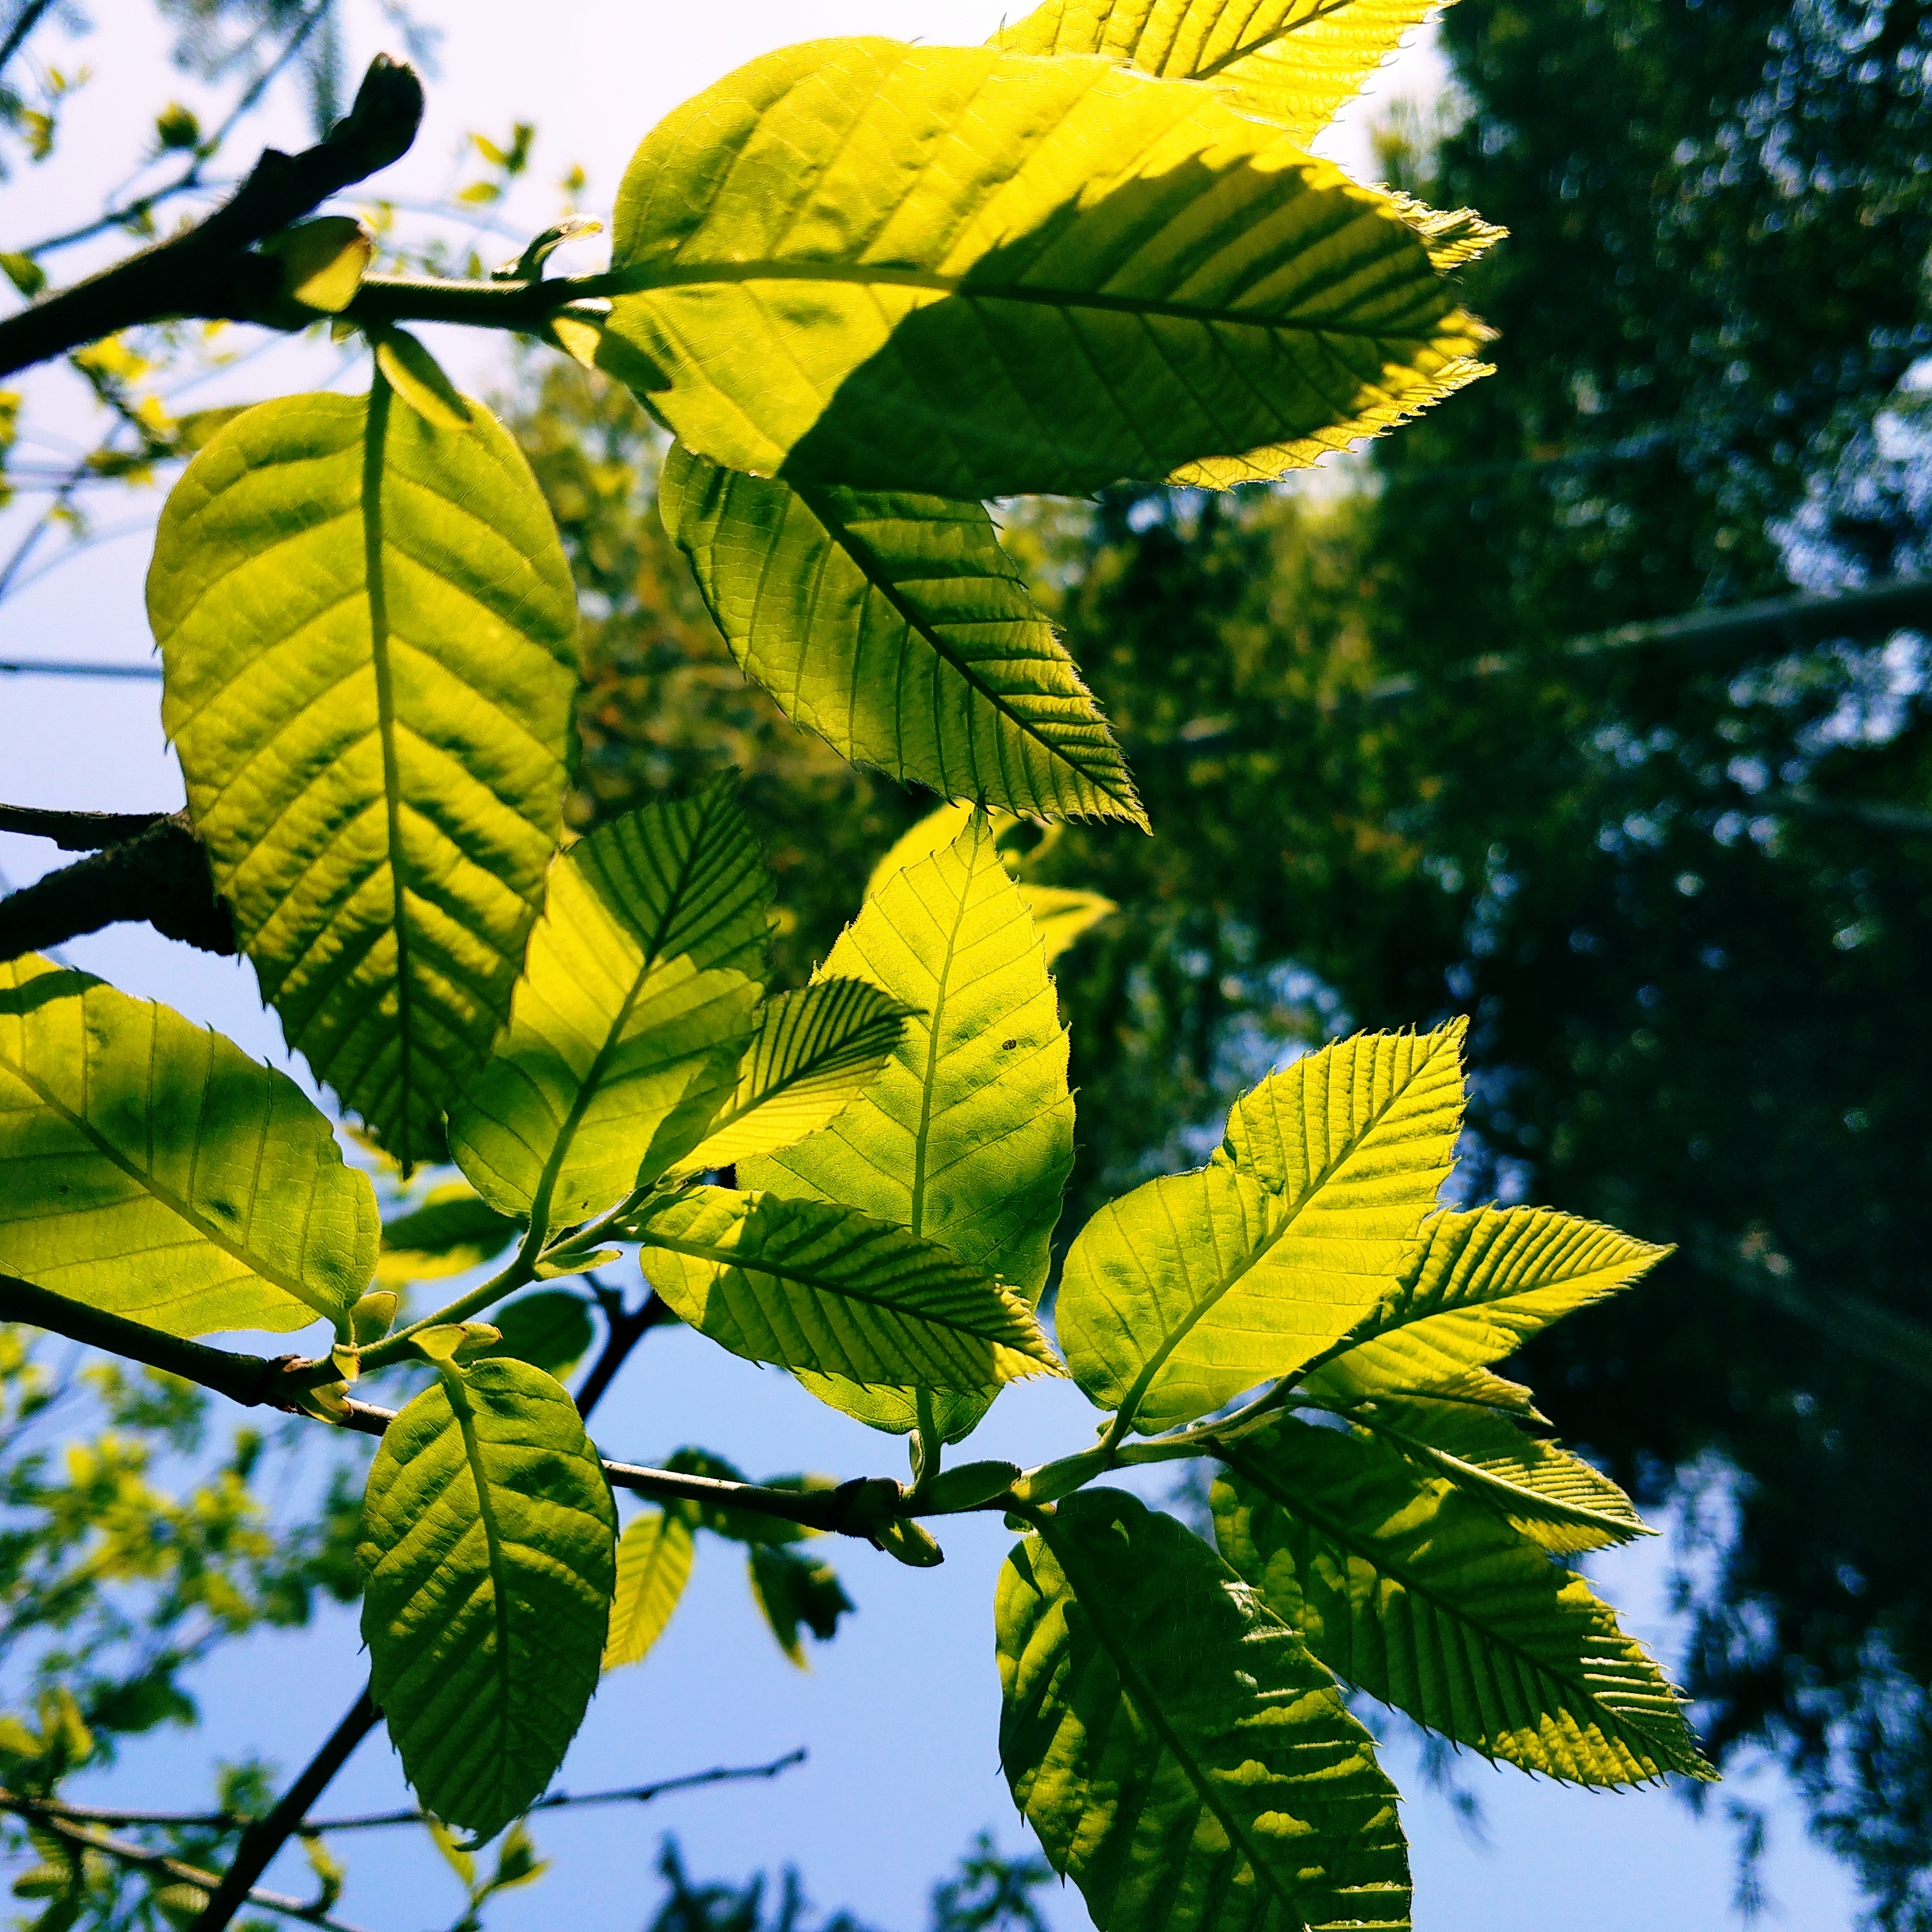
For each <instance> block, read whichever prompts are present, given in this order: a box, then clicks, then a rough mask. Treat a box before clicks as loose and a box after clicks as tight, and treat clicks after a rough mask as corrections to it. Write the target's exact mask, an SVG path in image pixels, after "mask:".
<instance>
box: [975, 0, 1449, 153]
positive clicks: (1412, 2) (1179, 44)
mask: <svg viewBox="0 0 1932 1932" xmlns="http://www.w3.org/2000/svg"><path fill="white" fill-rule="evenodd" d="M1433 10H1434V7H1433V0H1046V4H1045V5H1043V6H1041V7H1037V8H1035V10H1034V11H1033V12H1032V13H1029V14H1028V15H1027V17H1025V20H1020V21H1017V22H1016V23H1014V25H1013V26H1010V27H1007V28H1002V29H1001V31H1000V32H999V33H998V34H996V35H995V37H994V40H995V44H996V45H998V46H1001V47H1004V48H1005V49H1007V51H1008V52H1012V53H1021V54H1099V55H1102V56H1103V57H1104V58H1106V59H1108V60H1111V61H1115V62H1119V63H1120V65H1122V66H1124V67H1131V68H1136V69H1137V70H1138V71H1139V72H1141V73H1142V74H1160V75H1163V76H1164V77H1166V78H1167V79H1169V80H1200V81H1205V82H1206V83H1207V84H1208V86H1211V87H1212V88H1214V89H1215V90H1216V92H1218V93H1221V94H1224V95H1227V96H1228V97H1229V99H1230V100H1231V101H1233V102H1234V103H1235V104H1236V105H1237V106H1238V107H1240V109H1241V111H1242V112H1243V113H1245V114H1250V115H1254V116H1255V117H1256V118H1257V119H1259V120H1263V121H1272V122H1273V123H1274V124H1275V125H1277V127H1281V128H1283V129H1284V130H1286V131H1287V132H1288V133H1291V134H1292V135H1293V136H1295V139H1297V140H1298V141H1301V142H1304V143H1306V142H1310V141H1312V140H1313V139H1315V137H1316V135H1318V134H1319V133H1321V132H1322V130H1323V129H1324V128H1325V127H1327V126H1328V123H1329V122H1330V121H1331V120H1333V119H1334V117H1335V113H1336V111H1337V109H1339V108H1340V107H1341V106H1342V105H1343V103H1344V102H1346V101H1349V100H1350V99H1352V98H1353V96H1354V95H1355V92H1356V91H1357V90H1358V89H1359V88H1360V87H1361V85H1362V83H1364V81H1365V80H1367V79H1368V78H1369V77H1370V75H1372V74H1373V73H1374V72H1375V71H1376V69H1377V68H1379V67H1380V66H1381V65H1382V62H1384V61H1385V60H1386V59H1388V57H1389V56H1390V55H1391V54H1393V53H1394V52H1395V51H1396V49H1397V47H1398V46H1400V44H1401V43H1402V37H1403V35H1404V34H1406V33H1408V32H1409V31H1410V30H1411V29H1412V28H1415V27H1419V26H1421V24H1422V23H1423V22H1424V20H1427V18H1428V17H1429V16H1430V13H1432V12H1433Z"/></svg>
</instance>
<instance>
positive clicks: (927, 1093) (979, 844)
mask: <svg viewBox="0 0 1932 1932" xmlns="http://www.w3.org/2000/svg"><path fill="white" fill-rule="evenodd" d="M979 830H980V836H979V838H978V839H977V841H976V842H975V844H974V847H973V856H972V857H971V859H970V860H969V861H968V862H966V864H965V866H964V868H963V869H964V871H965V874H966V876H965V879H964V880H962V883H961V885H960V888H959V898H958V899H957V900H956V901H955V903H954V905H953V923H952V925H951V926H950V927H949V928H948V929H947V935H946V954H945V957H944V959H942V960H941V962H940V965H939V971H938V972H937V973H936V974H935V975H934V976H933V989H932V1018H931V1019H929V1021H928V1022H926V1073H925V1074H924V1076H923V1077H922V1079H921V1080H920V1082H919V1128H918V1131H917V1132H916V1133H914V1135H913V1142H912V1190H911V1202H910V1215H909V1217H908V1219H907V1226H909V1227H910V1229H911V1230H912V1232H913V1233H914V1234H915V1235H919V1236H920V1238H922V1239H923V1238H924V1234H925V1225H924V1224H925V1221H926V1144H927V1142H928V1141H929V1140H930V1139H931V1138H932V1090H933V1087H934V1085H935V1081H936V1079H937V1077H938V1073H939V1063H940V1061H941V1059H942V1058H944V1055H941V1052H940V1050H939V1035H940V1030H941V1028H942V1027H943V1026H944V1025H945V1023H946V999H947V988H948V986H949V984H950V982H951V980H952V977H953V959H954V956H956V953H958V951H959V933H960V929H961V928H962V927H963V926H965V923H966V906H967V901H968V900H970V899H971V898H972V896H973V886H974V882H975V881H976V880H977V878H978V877H979V875H980V868H979V861H980V853H981V852H982V851H983V850H984V849H986V847H990V846H991V844H992V837H991V835H990V833H989V831H988V829H987V826H986V824H985V823H982V824H981V826H980V828H979ZM994 863H995V865H998V864H999V863H1000V860H999V858H998V855H997V853H996V854H995V858H994ZM881 910H883V907H881ZM894 930H895V932H896V931H897V928H896V926H895V928H894Z"/></svg>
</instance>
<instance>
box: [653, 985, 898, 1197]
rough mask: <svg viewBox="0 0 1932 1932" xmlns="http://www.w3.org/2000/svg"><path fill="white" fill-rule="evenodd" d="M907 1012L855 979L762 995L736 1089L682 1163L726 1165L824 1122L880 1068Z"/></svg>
mask: <svg viewBox="0 0 1932 1932" xmlns="http://www.w3.org/2000/svg"><path fill="white" fill-rule="evenodd" d="M908 1017H910V1016H908V1014H907V1011H906V1010H905V1008H904V1007H901V1005H899V1004H898V1002H897V1001H895V1000H893V999H891V998H889V997H888V996H887V995H885V994H884V993H882V992H880V990H879V989H878V988H877V987H876V986H868V984H867V983H865V981H864V980H814V981H813V982H812V983H811V985H810V986H803V987H800V988H799V989H797V990H796V992H789V993H781V994H779V995H778V997H777V998H775V999H774V1000H769V1001H766V1004H765V1005H764V1007H763V1009H762V1010H760V1013H759V1015H758V1030H757V1033H756V1034H754V1036H753V1037H752V1040H751V1046H750V1047H749V1049H748V1050H747V1051H746V1052H745V1058H744V1060H743V1061H742V1064H740V1065H739V1069H738V1085H737V1087H736V1091H734V1092H733V1094H732V1096H731V1098H730V1100H729V1101H728V1102H727V1103H726V1104H725V1106H724V1108H723V1109H721V1111H720V1112H719V1113H718V1116H717V1118H715V1120H714V1121H712V1123H711V1125H710V1127H709V1130H708V1131H707V1132H706V1135H705V1138H704V1141H703V1145H701V1146H700V1147H699V1148H697V1151H695V1152H694V1153H693V1154H690V1155H688V1156H687V1157H686V1158H685V1160H684V1161H683V1163H682V1166H684V1167H685V1168H686V1169H694V1170H695V1169H704V1168H718V1167H730V1166H734V1165H735V1164H736V1163H738V1162H739V1161H741V1160H751V1158H752V1157H754V1156H756V1155H758V1154H777V1153H780V1152H781V1151H783V1150H784V1148H788V1147H791V1146H793V1145H796V1143H797V1142H799V1141H802V1140H803V1139H805V1136H807V1135H808V1134H814V1133H817V1132H818V1130H820V1128H821V1127H827V1126H829V1125H830V1124H831V1123H832V1121H835V1120H836V1119H837V1118H838V1116H839V1115H841V1114H842V1113H843V1112H844V1111H845V1109H847V1107H849V1106H850V1105H851V1104H852V1103H853V1101H854V1100H857V1099H858V1097H859V1095H860V1094H862V1093H864V1092H865V1090H866V1088H868V1087H869V1086H871V1084H872V1082H874V1080H875V1079H877V1077H878V1075H879V1070H880V1068H881V1067H883V1066H884V1065H885V1064H886V1061H887V1059H888V1058H890V1056H891V1054H892V1049H893V1048H895V1046H898V1043H899V1038H900V1036H901V1034H903V1033H904V1031H905V1024H906V1021H907V1019H908Z"/></svg>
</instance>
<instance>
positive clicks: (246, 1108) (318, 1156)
mask: <svg viewBox="0 0 1932 1932" xmlns="http://www.w3.org/2000/svg"><path fill="white" fill-rule="evenodd" d="M377 1238H378V1237H377V1214H376V1195H375V1190H374V1188H373V1187H371V1185H370V1184H369V1178H368V1175H365V1174H359V1173H358V1172H356V1170H355V1169H353V1168H348V1167H345V1166H344V1165H343V1161H342V1154H341V1149H340V1148H338V1146H337V1145H336V1142H335V1136H334V1134H333V1133H332V1132H331V1131H330V1129H329V1123H328V1121H326V1119H325V1118H323V1115H321V1114H320V1112H318V1111H317V1109H316V1107H315V1106H314V1103H312V1102H311V1100H309V1099H308V1096H307V1095H306V1094H304V1093H303V1092H302V1089H301V1088H299V1087H298V1086H297V1085H296V1083H295V1082H293V1080H291V1079H289V1078H288V1076H287V1075H286V1074H282V1073H275V1072H274V1071H272V1070H271V1069H269V1068H268V1067H262V1066H258V1065H257V1064H256V1063H255V1062H254V1061H252V1060H251V1059H249V1058H248V1057H247V1055H245V1054H244V1053H243V1052H242V1050H241V1049H240V1048H239V1047H238V1046H235V1045H234V1044H233V1043H232V1042H231V1041H229V1040H224V1039H223V1037H221V1036H220V1034H217V1033H211V1032H209V1031H207V1030H206V1029H205V1028H202V1027H197V1026H193V1025H190V1024H189V1022H187V1021H186V1020H184V1019H182V1018H181V1016H180V1014H178V1013H174V1012H172V1011H171V1010H169V1008H168V1007H163V1006H157V1005H155V1004H152V1003H151V1002H150V1001H146V1000H136V999H130V998H129V997H128V996H127V995H126V994H124V993H119V992H115V990H114V989H113V987H112V986H104V985H103V984H102V983H101V981H100V980H96V979H94V978H93V977H91V976H90V975H89V974H86V973H77V972H73V971H69V970H68V969H66V968H57V967H55V966H54V965H52V964H51V963H50V962H48V961H46V960H45V959H40V958H39V957H38V956H35V955H33V954H28V956H26V957H24V958H23V959H15V960H12V961H10V962H7V963H6V964H5V965H0V1272H5V1273H7V1274H13V1275H17V1276H18V1277H20V1279H21V1280H23V1281H31V1282H33V1283H36V1284H37V1286H40V1287H42V1288H45V1289H50V1290H51V1291H52V1292H53V1293H55V1294H56V1295H65V1296H67V1297H68V1298H70V1299H71V1300H72V1301H80V1302H85V1303H86V1304H87V1305H88V1306H89V1307H92V1308H99V1309H104V1310H107V1312H108V1313H110V1314H113V1315H119V1316H126V1317H127V1319H130V1320H132V1321H136V1322H145V1323H146V1324H147V1325H148V1326H149V1327H150V1328H158V1329H160V1330H162V1331H164V1332H165V1333H166V1334H170V1335H207V1334H216V1333H218V1332H219V1331H222V1330H224V1329H230V1328H261V1329H267V1330H269V1331H273V1332H275V1333H277V1334H282V1333H286V1332H287V1331H289V1330H290V1329H294V1328H306V1327H307V1326H308V1325H309V1323H311V1322H313V1321H314V1320H315V1319H317V1317H318V1316H320V1317H321V1318H322V1319H324V1320H326V1321H327V1322H330V1323H332V1324H333V1325H335V1328H336V1329H337V1331H338V1333H339V1334H347V1324H348V1316H349V1311H350V1309H351V1308H352V1307H353V1306H354V1305H355V1304H356V1301H357V1299H358V1298H359V1297H360V1296H361V1295H362V1291H363V1289H365V1287H367V1286H368V1282H369V1277H370V1274H371V1271H372V1270H373V1269H374V1267H375V1265H376V1243H377Z"/></svg>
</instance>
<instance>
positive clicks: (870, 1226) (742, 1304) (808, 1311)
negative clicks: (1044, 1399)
mask: <svg viewBox="0 0 1932 1932" xmlns="http://www.w3.org/2000/svg"><path fill="white" fill-rule="evenodd" d="M631 1232H632V1233H633V1235H634V1238H635V1239H636V1240H637V1241H640V1242H641V1243H642V1244H643V1250H644V1253H643V1265H644V1272H645V1274H646V1275H647V1276H648V1277H649V1279H650V1280H651V1282H652V1285H653V1286H655V1288H656V1289H657V1292H658V1294H660V1295H662V1296H663V1297H664V1300H665V1301H667V1302H668V1303H669V1304H670V1306H671V1307H672V1309H673V1310H674V1311H675V1312H676V1313H677V1314H678V1315H679V1316H681V1317H682V1319H684V1320H685V1321H686V1322H688V1323H689V1324H690V1325H691V1327H692V1328H695V1329H697V1330H698V1331H700V1332H701V1333H702V1334H706V1335H709V1337H711V1339H712V1340H713V1341H714V1342H716V1343H720V1344H721V1345H722V1346H724V1347H725V1348H727V1349H730V1351H731V1352H732V1353H733V1355H743V1356H745V1357H746V1358H748V1359H749V1360H750V1361H754V1362H775V1363H776V1364H778V1367H781V1368H786V1369H812V1370H817V1371H818V1372H819V1373H821V1374H827V1375H838V1376H845V1377H846V1378H847V1379H849V1380H850V1381H853V1382H866V1383H883V1384H885V1385H887V1386H888V1387H890V1386H892V1385H897V1384H899V1383H902V1382H916V1383H918V1384H919V1385H921V1386H922V1387H924V1388H935V1389H962V1390H978V1391H984V1390H991V1389H995V1388H998V1387H999V1386H1000V1385H1001V1383H1003V1382H1014V1381H1018V1380H1019V1379H1022V1378H1023V1377H1025V1376H1037V1375H1040V1374H1043V1373H1056V1372H1057V1371H1058V1369H1059V1362H1058V1358H1056V1357H1055V1355H1054V1352H1053V1350H1052V1346H1050V1345H1049V1343H1048V1341H1047V1340H1046V1337H1045V1336H1044V1335H1043V1334H1042V1333H1041V1332H1040V1325H1039V1323H1038V1322H1036V1321H1035V1320H1034V1316H1033V1312H1032V1310H1031V1309H1030V1308H1029V1307H1028V1306H1027V1304H1025V1302H1024V1301H1021V1300H1020V1298H1019V1297H1018V1296H1017V1295H1014V1294H1013V1292H1011V1291H1010V1290H1009V1289H1006V1288H1004V1287H1003V1286H1001V1285H1000V1283H998V1281H996V1280H994V1279H992V1277H990V1276H989V1275H988V1274H987V1273H986V1271H984V1270H983V1269H982V1268H978V1267H977V1266H975V1265H972V1264H971V1263H969V1262H963V1261H962V1260H961V1259H959V1256H956V1255H955V1254H953V1253H951V1252H950V1250H947V1249H946V1248H944V1247H941V1246H939V1244H938V1243H936V1242H933V1241H922V1240H921V1239H920V1238H919V1237H918V1236H917V1235H913V1234H910V1233H909V1232H907V1230H906V1229H904V1228H903V1227H895V1226H893V1225H892V1223H890V1222H889V1221H879V1220H874V1219H873V1218H872V1217H871V1216H870V1215H868V1214H859V1213H858V1212H857V1211H856V1210H854V1209H852V1208H844V1207H840V1206H838V1205H835V1204H832V1203H829V1202H819V1201H787V1200H784V1199H781V1197H780V1196H777V1195H775V1194H756V1193H752V1194H740V1193H737V1192H736V1191H735V1190H733V1189H730V1188H727V1187H700V1188H696V1189H694V1190H691V1192H690V1193H686V1194H681V1195H674V1196H659V1197H657V1198H656V1199H653V1200H652V1202H649V1203H648V1204H647V1205H646V1207H645V1208H644V1209H643V1211H642V1212H641V1213H640V1215H639V1216H638V1217H637V1221H636V1223H634V1226H633V1228H632V1229H631Z"/></svg>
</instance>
